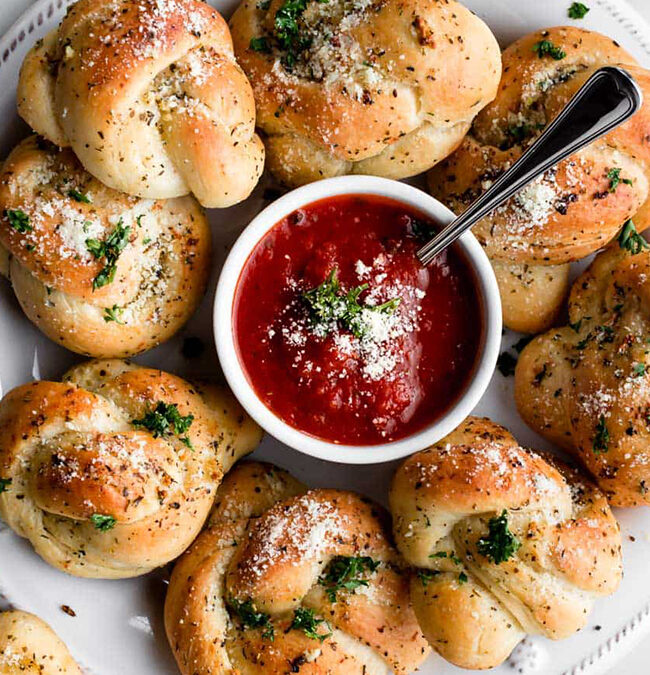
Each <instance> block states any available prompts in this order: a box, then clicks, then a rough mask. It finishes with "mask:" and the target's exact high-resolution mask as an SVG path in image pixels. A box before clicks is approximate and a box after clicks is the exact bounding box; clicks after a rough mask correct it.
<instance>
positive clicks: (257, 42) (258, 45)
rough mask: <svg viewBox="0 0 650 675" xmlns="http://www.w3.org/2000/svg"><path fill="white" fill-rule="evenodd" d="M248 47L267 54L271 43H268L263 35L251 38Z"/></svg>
mask: <svg viewBox="0 0 650 675" xmlns="http://www.w3.org/2000/svg"><path fill="white" fill-rule="evenodd" d="M249 47H250V48H251V49H252V50H253V51H254V52H263V53H264V54H268V53H269V52H270V51H271V45H269V41H268V40H267V39H266V38H265V37H254V38H251V41H250V43H249Z"/></svg>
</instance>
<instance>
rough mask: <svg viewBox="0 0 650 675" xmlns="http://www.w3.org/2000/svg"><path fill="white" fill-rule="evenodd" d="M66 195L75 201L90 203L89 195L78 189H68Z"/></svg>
mask: <svg viewBox="0 0 650 675" xmlns="http://www.w3.org/2000/svg"><path fill="white" fill-rule="evenodd" d="M68 197H70V199H74V200H75V202H81V203H83V204H90V203H91V201H90V197H89V196H88V195H85V194H83V193H82V192H79V190H68Z"/></svg>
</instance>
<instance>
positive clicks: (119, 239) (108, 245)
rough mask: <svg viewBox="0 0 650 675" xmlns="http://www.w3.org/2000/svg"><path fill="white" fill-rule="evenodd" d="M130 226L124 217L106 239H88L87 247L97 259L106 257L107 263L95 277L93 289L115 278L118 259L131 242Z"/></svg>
mask: <svg viewBox="0 0 650 675" xmlns="http://www.w3.org/2000/svg"><path fill="white" fill-rule="evenodd" d="M130 234H131V228H130V227H124V225H123V223H122V219H121V218H120V221H119V223H118V224H117V225H116V226H115V229H114V230H113V231H112V232H111V234H110V235H109V236H108V237H107V239H105V240H104V241H99V239H86V248H87V249H88V251H89V252H90V253H91V254H92V255H93V256H94V257H95V258H96V259H97V260H99V259H100V258H104V259H105V260H106V264H105V265H104V267H103V269H102V270H101V271H100V272H99V274H98V275H97V276H96V277H95V278H94V279H93V290H97V289H98V288H101V287H102V286H106V284H110V283H112V282H113V280H114V279H115V272H116V270H117V259H118V258H119V257H120V254H121V253H122V251H123V250H124V249H125V248H126V245H127V244H128V243H129V235H130Z"/></svg>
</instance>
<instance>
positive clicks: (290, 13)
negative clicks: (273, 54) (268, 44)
mask: <svg viewBox="0 0 650 675" xmlns="http://www.w3.org/2000/svg"><path fill="white" fill-rule="evenodd" d="M326 1H327V0H326ZM308 4H309V0H287V1H286V2H285V3H284V4H283V5H282V7H280V9H278V11H277V12H276V13H275V20H274V35H275V39H276V40H277V42H278V45H279V47H280V49H283V50H284V51H285V52H286V53H285V54H284V56H283V58H282V63H283V64H284V66H285V67H286V68H287V69H289V70H291V69H292V68H293V66H294V64H295V63H296V60H297V58H298V53H299V52H301V51H303V50H304V49H307V47H309V44H310V42H311V40H310V39H309V38H305V37H301V36H300V28H299V26H298V19H299V18H300V16H301V15H302V13H303V12H304V11H305V9H307V5H308Z"/></svg>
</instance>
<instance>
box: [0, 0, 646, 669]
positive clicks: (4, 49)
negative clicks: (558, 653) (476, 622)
mask: <svg viewBox="0 0 650 675" xmlns="http://www.w3.org/2000/svg"><path fill="white" fill-rule="evenodd" d="M29 1H30V0H22V2H29ZM76 1H77V0H34V1H33V3H32V4H31V5H30V6H28V7H27V8H26V9H25V10H24V11H23V12H22V13H21V14H20V16H19V17H18V18H17V19H16V21H14V23H13V24H11V25H10V27H9V28H8V29H7V31H6V32H5V33H4V34H3V35H2V36H0V75H1V73H2V68H3V66H4V65H5V64H6V63H7V62H8V61H10V59H11V58H12V55H13V53H14V52H15V51H16V49H17V47H18V46H19V45H20V44H21V43H22V42H24V41H25V40H26V39H27V38H28V37H29V36H30V35H31V34H32V33H33V32H34V31H35V30H36V29H37V28H38V27H40V26H41V25H43V23H45V22H46V21H47V20H48V19H50V18H51V17H52V16H54V15H55V14H57V13H58V12H60V11H61V10H63V9H67V7H69V6H71V5H73V4H74V3H75V2H76ZM205 1H206V2H208V3H209V0H205ZM460 2H461V3H462V0H460ZM591 3H592V4H593V5H596V6H598V7H599V8H600V9H602V10H604V11H606V12H607V13H609V14H610V16H611V17H612V19H614V20H616V21H617V22H618V23H619V24H620V25H621V26H622V28H623V29H624V30H625V31H626V32H627V33H628V34H629V35H630V38H631V40H632V41H634V42H635V43H636V45H637V46H638V47H639V48H640V49H641V50H642V51H643V52H644V53H645V55H646V57H647V62H646V63H645V64H643V65H645V66H646V67H650V21H648V20H647V19H646V18H645V17H643V16H642V15H641V13H640V12H639V11H638V10H637V9H635V8H634V7H632V6H631V5H630V4H629V3H628V2H627V0H591ZM566 23H567V24H569V23H570V22H569V20H567V22H566ZM5 527H6V525H5V524H4V523H3V522H2V521H0V530H2V529H4V528H5ZM2 600H6V604H8V605H9V606H11V607H13V606H14V605H13V604H12V602H11V600H10V598H9V595H8V589H6V588H3V587H2V586H0V601H2ZM649 634H650V596H649V597H648V599H647V600H646V603H645V605H644V606H643V607H642V609H641V610H639V611H638V612H637V613H636V614H635V615H633V616H632V617H629V618H627V619H626V621H625V623H624V624H623V625H622V626H621V627H620V628H619V629H618V630H617V631H616V633H615V634H614V635H613V636H611V637H610V638H608V639H607V640H605V641H603V642H601V643H600V644H598V645H596V646H595V647H594V648H593V649H592V650H591V651H590V652H589V653H588V654H586V655H585V656H583V658H582V659H580V661H578V662H577V663H576V664H575V665H574V666H573V667H572V668H570V669H568V670H565V671H564V672H563V673H562V675H604V674H605V673H606V672H607V671H608V670H609V669H610V668H612V667H613V666H615V665H616V663H617V662H618V661H620V660H621V659H623V658H624V657H625V656H627V655H629V654H630V653H631V651H632V650H633V649H634V648H635V647H636V646H637V645H638V644H639V643H640V642H641V640H642V639H643V638H644V637H646V636H647V635H649ZM77 662H78V663H79V664H80V666H81V667H82V668H83V670H84V671H85V672H86V673H92V670H91V669H90V668H89V667H88V666H87V664H85V663H81V662H80V661H79V659H78V658H77Z"/></svg>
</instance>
